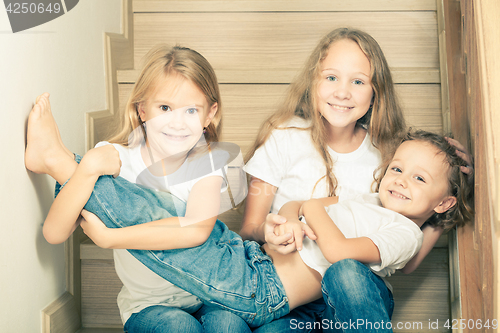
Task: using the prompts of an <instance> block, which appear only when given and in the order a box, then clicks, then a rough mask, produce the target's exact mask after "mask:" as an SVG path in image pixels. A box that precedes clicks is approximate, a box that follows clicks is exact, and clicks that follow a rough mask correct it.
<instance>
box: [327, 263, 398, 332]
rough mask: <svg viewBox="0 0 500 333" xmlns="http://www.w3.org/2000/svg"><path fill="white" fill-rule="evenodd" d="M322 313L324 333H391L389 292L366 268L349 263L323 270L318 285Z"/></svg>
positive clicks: (392, 307)
mask: <svg viewBox="0 0 500 333" xmlns="http://www.w3.org/2000/svg"><path fill="white" fill-rule="evenodd" d="M321 285H322V291H323V298H324V299H325V302H326V305H327V306H326V310H325V313H324V315H323V317H324V319H326V320H324V322H326V323H328V329H326V330H325V327H323V331H325V332H392V324H391V322H390V320H391V316H392V311H393V309H394V300H393V298H392V293H391V291H390V290H389V289H388V288H387V286H386V285H385V283H384V281H383V280H382V279H381V278H380V277H379V276H377V275H375V274H374V273H373V272H372V271H371V270H370V269H369V268H368V267H366V266H365V265H363V264H362V263H360V262H359V261H356V260H352V259H345V260H341V261H339V262H337V263H335V264H333V265H332V266H330V268H329V269H328V270H327V272H326V274H325V275H324V277H323V281H322V282H321Z"/></svg>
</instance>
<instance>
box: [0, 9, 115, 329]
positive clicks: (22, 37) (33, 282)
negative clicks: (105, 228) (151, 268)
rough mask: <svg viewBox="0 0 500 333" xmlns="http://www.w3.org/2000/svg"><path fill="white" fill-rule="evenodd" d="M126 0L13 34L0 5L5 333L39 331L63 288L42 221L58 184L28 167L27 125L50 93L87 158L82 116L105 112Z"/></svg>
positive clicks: (0, 304)
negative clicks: (110, 37) (109, 36)
mask: <svg viewBox="0 0 500 333" xmlns="http://www.w3.org/2000/svg"><path fill="white" fill-rule="evenodd" d="M120 18H121V0H105V1H103V0H82V1H80V2H79V3H78V5H77V6H76V7H75V8H73V9H72V10H71V11H69V12H68V13H66V14H65V15H63V16H61V17H59V18H57V19H55V20H53V21H51V22H48V23H45V24H43V25H41V26H38V27H35V28H32V29H29V30H27V31H24V32H18V33H15V34H13V33H12V31H11V29H10V25H9V21H8V17H7V13H6V11H5V9H4V7H3V4H1V5H0V119H1V121H2V123H1V130H0V140H1V142H2V145H1V148H0V152H1V156H2V157H1V163H0V179H1V191H0V214H1V215H0V216H1V218H0V226H1V231H0V331H1V332H9V333H10V332H16V333H24V332H26V333H33V332H40V331H41V321H40V318H41V315H40V313H41V310H42V309H43V308H45V307H46V306H47V305H48V304H50V303H51V302H52V301H54V300H55V299H57V298H58V297H59V296H60V295H61V294H63V292H64V291H65V288H66V285H65V264H64V247H63V245H57V246H54V245H50V244H48V243H47V242H46V241H45V239H44V238H43V236H42V232H41V224H42V222H43V220H44V218H45V216H46V214H47V212H48V209H49V207H50V204H51V203H52V196H53V185H54V183H53V181H52V180H51V179H50V178H49V177H48V176H44V175H36V174H33V173H31V172H29V171H27V170H26V169H25V167H24V147H25V135H26V121H27V117H28V114H29V111H30V109H31V107H32V105H33V101H34V100H35V98H36V96H37V95H39V94H41V93H43V92H45V91H48V92H50V93H51V102H52V110H53V113H54V117H55V119H56V121H57V123H58V125H59V128H60V132H61V136H62V139H63V141H64V142H65V144H66V145H67V146H68V148H69V149H70V150H72V151H74V152H78V153H84V149H85V123H84V119H85V116H84V115H85V112H88V111H96V110H104V109H106V103H105V86H104V52H103V32H115V33H121V26H120V24H121V21H120Z"/></svg>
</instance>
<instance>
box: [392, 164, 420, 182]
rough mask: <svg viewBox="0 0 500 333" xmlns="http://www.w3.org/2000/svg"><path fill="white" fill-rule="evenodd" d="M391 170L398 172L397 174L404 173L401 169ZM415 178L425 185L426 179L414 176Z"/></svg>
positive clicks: (394, 168)
mask: <svg viewBox="0 0 500 333" xmlns="http://www.w3.org/2000/svg"><path fill="white" fill-rule="evenodd" d="M391 170H392V171H394V172H397V173H402V172H403V170H401V169H400V168H399V167H392V168H391ZM413 178H415V179H416V180H418V181H419V182H423V183H425V179H424V178H423V177H422V176H413Z"/></svg>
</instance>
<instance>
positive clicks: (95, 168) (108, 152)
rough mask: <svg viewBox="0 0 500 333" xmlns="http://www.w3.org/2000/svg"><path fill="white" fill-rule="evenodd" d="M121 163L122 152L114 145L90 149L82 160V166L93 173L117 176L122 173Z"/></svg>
mask: <svg viewBox="0 0 500 333" xmlns="http://www.w3.org/2000/svg"><path fill="white" fill-rule="evenodd" d="M121 165H122V162H121V160H120V154H119V153H118V151H117V150H116V148H115V147H113V145H105V146H102V147H99V148H94V149H91V150H89V151H88V152H87V153H86V154H85V156H83V159H82V161H81V162H80V166H81V167H83V168H85V169H86V171H87V172H88V173H89V174H91V175H95V176H103V175H113V177H115V178H116V177H117V176H118V175H119V174H120V167H121Z"/></svg>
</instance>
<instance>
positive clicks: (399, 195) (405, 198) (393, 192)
mask: <svg viewBox="0 0 500 333" xmlns="http://www.w3.org/2000/svg"><path fill="white" fill-rule="evenodd" d="M389 193H390V194H391V195H393V196H395V197H396V198H399V199H403V200H409V199H410V198H408V197H406V196H404V195H402V194H400V193H398V192H395V191H389Z"/></svg>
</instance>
